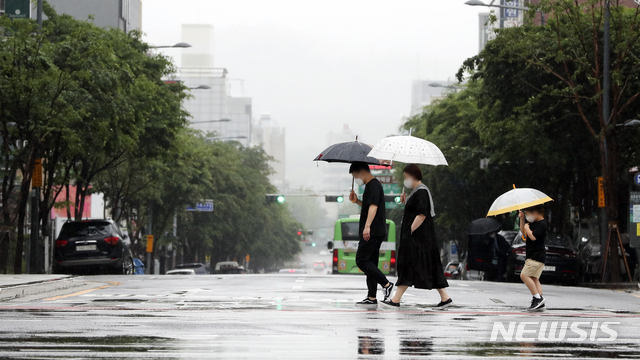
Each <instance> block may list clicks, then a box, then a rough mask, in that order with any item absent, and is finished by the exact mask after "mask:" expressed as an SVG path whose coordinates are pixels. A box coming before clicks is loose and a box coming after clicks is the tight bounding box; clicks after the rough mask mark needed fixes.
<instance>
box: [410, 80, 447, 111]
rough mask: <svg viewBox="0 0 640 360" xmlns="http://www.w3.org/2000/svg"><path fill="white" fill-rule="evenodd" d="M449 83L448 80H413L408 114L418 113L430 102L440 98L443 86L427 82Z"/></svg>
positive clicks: (443, 89)
mask: <svg viewBox="0 0 640 360" xmlns="http://www.w3.org/2000/svg"><path fill="white" fill-rule="evenodd" d="M434 83H436V84H440V85H445V86H447V85H450V81H448V80H446V81H436V80H414V81H413V83H412V85H411V113H410V116H414V115H417V114H420V113H421V112H422V109H423V108H424V107H425V106H427V105H431V103H432V102H434V101H436V100H438V99H442V97H443V95H444V92H445V90H446V88H445V87H433V86H429V84H434Z"/></svg>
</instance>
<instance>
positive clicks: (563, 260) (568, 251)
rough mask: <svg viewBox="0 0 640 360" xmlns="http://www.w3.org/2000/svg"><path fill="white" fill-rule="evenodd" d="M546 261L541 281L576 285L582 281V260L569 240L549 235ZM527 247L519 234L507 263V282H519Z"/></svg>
mask: <svg viewBox="0 0 640 360" xmlns="http://www.w3.org/2000/svg"><path fill="white" fill-rule="evenodd" d="M545 249H546V254H547V257H546V261H545V264H544V270H543V271H542V276H541V277H540V281H542V282H549V281H554V280H555V281H559V282H562V283H564V284H568V285H576V284H577V283H578V281H579V279H580V259H579V258H578V252H577V250H576V249H575V248H574V246H573V245H572V244H571V241H570V240H569V238H567V237H565V236H563V235H559V234H553V233H549V234H547V238H546V239H545ZM526 254H527V251H526V245H525V242H524V240H522V234H518V236H516V238H515V239H514V240H513V243H512V244H511V250H510V253H509V259H508V261H507V281H517V280H518V279H519V278H520V272H522V268H523V267H524V262H525V259H526Z"/></svg>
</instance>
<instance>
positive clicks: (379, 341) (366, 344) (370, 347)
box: [358, 329, 384, 355]
mask: <svg viewBox="0 0 640 360" xmlns="http://www.w3.org/2000/svg"><path fill="white" fill-rule="evenodd" d="M358 332H359V333H366V334H377V333H378V329H361V330H358ZM358 354H360V355H384V339H383V338H381V337H377V336H372V335H360V336H358Z"/></svg>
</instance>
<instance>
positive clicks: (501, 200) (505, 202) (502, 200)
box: [487, 185, 553, 216]
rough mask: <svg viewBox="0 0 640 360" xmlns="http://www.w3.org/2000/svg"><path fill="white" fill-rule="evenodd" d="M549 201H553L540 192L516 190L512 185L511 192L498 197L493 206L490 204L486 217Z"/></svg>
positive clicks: (524, 189)
mask: <svg viewBox="0 0 640 360" xmlns="http://www.w3.org/2000/svg"><path fill="white" fill-rule="evenodd" d="M549 201H553V199H552V198H550V197H549V196H548V195H547V194H545V193H543V192H542V191H540V190H536V189H530V188H521V189H516V187H515V185H514V187H513V190H509V191H507V192H506V193H504V194H502V195H500V196H499V197H498V198H497V199H496V200H495V201H494V202H493V204H491V208H490V209H489V212H488V213H487V216H495V215H499V214H504V213H508V212H512V211H515V210H522V209H526V208H528V207H532V206H536V205H540V204H544V203H546V202H549Z"/></svg>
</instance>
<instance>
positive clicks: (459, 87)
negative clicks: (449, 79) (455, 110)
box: [429, 83, 462, 90]
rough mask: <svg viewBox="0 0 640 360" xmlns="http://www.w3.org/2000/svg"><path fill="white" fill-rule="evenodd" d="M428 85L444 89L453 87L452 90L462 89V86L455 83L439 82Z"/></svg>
mask: <svg viewBox="0 0 640 360" xmlns="http://www.w3.org/2000/svg"><path fill="white" fill-rule="evenodd" d="M429 86H431V87H437V88H445V89H454V90H458V89H462V86H456V85H442V84H440V83H430V84H429Z"/></svg>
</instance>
